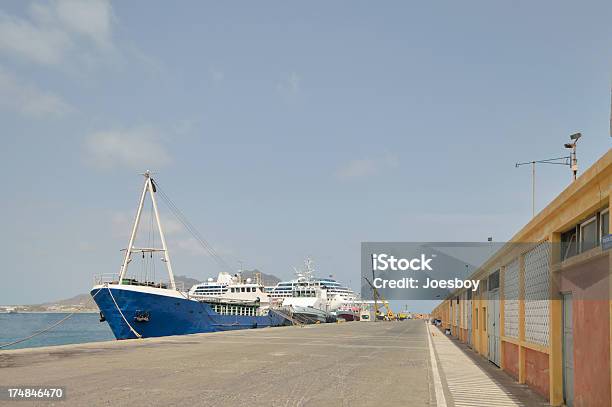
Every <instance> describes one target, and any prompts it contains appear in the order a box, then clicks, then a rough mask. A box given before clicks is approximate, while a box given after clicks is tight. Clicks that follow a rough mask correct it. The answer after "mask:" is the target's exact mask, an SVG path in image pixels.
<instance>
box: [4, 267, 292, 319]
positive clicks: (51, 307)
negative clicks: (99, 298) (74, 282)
mask: <svg viewBox="0 0 612 407" xmlns="http://www.w3.org/2000/svg"><path fill="white" fill-rule="evenodd" d="M255 273H261V272H260V271H259V270H257V269H253V270H244V271H243V272H242V277H243V278H245V279H246V278H251V279H253V280H255ZM261 279H262V281H263V283H264V285H276V284H277V283H278V282H279V281H281V279H280V278H278V277H276V276H275V275H272V274H266V273H261ZM174 281H175V282H176V283H177V286H178V287H181V286H183V287H184V288H185V290H189V289H190V288H191V287H192V286H193V285H194V284H198V283H200V280H196V279H195V278H191V277H187V276H174ZM15 309H16V310H17V311H18V312H75V311H80V312H97V311H98V308H97V306H96V304H95V303H94V301H93V300H92V298H91V296H90V295H89V293H86V294H78V295H75V296H74V297H70V298H66V299H63V300H57V301H54V302H47V303H44V304H34V305H19V306H16V307H15ZM0 311H2V310H1V309H0Z"/></svg>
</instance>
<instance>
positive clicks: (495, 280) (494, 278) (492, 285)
mask: <svg viewBox="0 0 612 407" xmlns="http://www.w3.org/2000/svg"><path fill="white" fill-rule="evenodd" d="M497 288H499V270H497V271H496V272H495V273H493V274H491V275H490V276H489V291H492V290H495V289H497Z"/></svg>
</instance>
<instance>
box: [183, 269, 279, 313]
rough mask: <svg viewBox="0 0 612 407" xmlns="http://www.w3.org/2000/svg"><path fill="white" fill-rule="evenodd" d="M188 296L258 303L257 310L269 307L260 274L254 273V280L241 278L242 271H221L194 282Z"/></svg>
mask: <svg viewBox="0 0 612 407" xmlns="http://www.w3.org/2000/svg"><path fill="white" fill-rule="evenodd" d="M189 297H190V298H194V299H197V300H199V301H206V300H220V301H229V302H245V303H249V302H250V303H257V304H259V310H260V311H262V312H264V311H267V310H268V309H269V308H270V298H269V297H268V294H267V293H266V292H265V287H264V285H263V284H262V283H261V276H260V274H259V273H257V274H256V280H255V281H253V279H252V278H246V279H243V278H242V271H238V273H236V274H234V275H233V276H232V275H231V274H230V273H228V272H226V271H221V272H220V273H219V274H218V275H217V279H216V280H214V279H212V278H209V279H208V281H206V282H204V283H199V284H195V285H193V286H192V287H191V289H190V290H189Z"/></svg>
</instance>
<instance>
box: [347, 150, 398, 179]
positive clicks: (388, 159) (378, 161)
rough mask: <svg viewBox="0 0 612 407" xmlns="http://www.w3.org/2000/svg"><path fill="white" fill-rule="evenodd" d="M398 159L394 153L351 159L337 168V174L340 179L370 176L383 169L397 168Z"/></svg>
mask: <svg viewBox="0 0 612 407" xmlns="http://www.w3.org/2000/svg"><path fill="white" fill-rule="evenodd" d="M398 163H399V162H398V159H397V157H396V156H394V155H392V154H386V155H384V156H382V157H368V158H362V159H356V160H351V161H349V162H347V163H346V164H344V165H342V166H341V167H340V168H338V169H337V170H336V173H335V176H336V178H337V179H340V180H349V179H356V178H365V177H370V176H373V175H376V174H379V173H381V172H383V171H386V170H389V169H392V168H396V167H397V166H398Z"/></svg>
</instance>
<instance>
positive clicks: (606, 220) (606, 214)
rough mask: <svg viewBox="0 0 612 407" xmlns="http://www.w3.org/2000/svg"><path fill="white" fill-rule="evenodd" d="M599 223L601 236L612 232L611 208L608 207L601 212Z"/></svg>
mask: <svg viewBox="0 0 612 407" xmlns="http://www.w3.org/2000/svg"><path fill="white" fill-rule="evenodd" d="M599 223H600V224H601V235H600V236H601V237H603V236H605V235H609V234H610V210H609V209H606V210H605V211H602V212H601V215H600V216H599Z"/></svg>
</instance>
